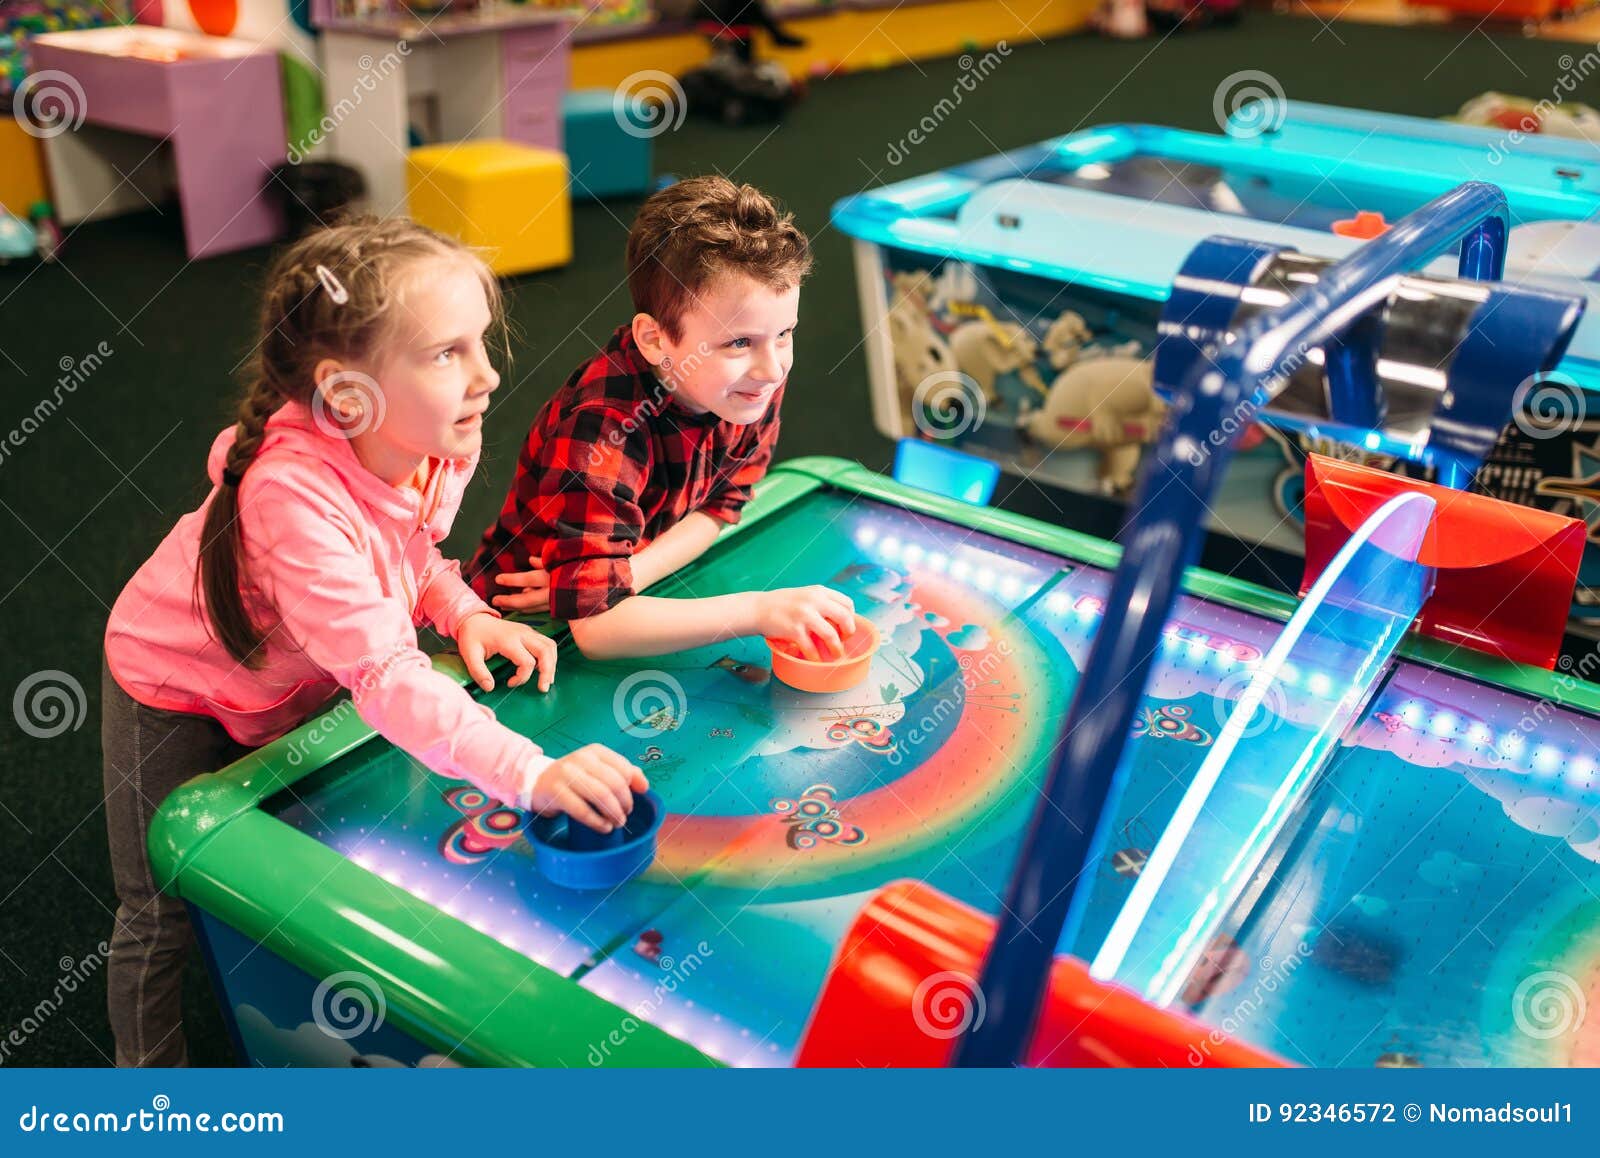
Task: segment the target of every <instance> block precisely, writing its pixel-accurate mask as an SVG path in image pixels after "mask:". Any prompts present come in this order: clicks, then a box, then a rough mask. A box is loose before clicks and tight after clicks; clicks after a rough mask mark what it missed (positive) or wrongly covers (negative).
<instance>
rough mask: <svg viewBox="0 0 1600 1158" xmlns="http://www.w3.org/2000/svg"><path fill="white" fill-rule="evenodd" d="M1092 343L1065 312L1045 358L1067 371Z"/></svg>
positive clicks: (1084, 326) (1079, 319)
mask: <svg viewBox="0 0 1600 1158" xmlns="http://www.w3.org/2000/svg"><path fill="white" fill-rule="evenodd" d="M1141 11H1142V9H1141ZM1092 341H1094V331H1093V330H1091V329H1090V328H1089V323H1088V322H1086V321H1084V320H1083V315H1082V314H1079V313H1074V312H1073V311H1072V310H1065V311H1063V312H1062V314H1061V316H1060V317H1058V318H1057V319H1056V320H1055V321H1053V322H1051V323H1050V328H1049V329H1048V330H1046V331H1045V332H1044V342H1043V346H1044V352H1045V356H1046V357H1047V358H1049V359H1050V365H1051V367H1052V368H1053V369H1056V370H1065V369H1066V368H1067V367H1068V366H1070V365H1072V364H1073V363H1074V362H1076V361H1077V360H1078V356H1079V355H1080V354H1081V353H1082V352H1083V348H1084V347H1085V346H1087V345H1088V344H1089V343H1090V342H1092Z"/></svg>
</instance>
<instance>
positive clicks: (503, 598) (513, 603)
mask: <svg viewBox="0 0 1600 1158" xmlns="http://www.w3.org/2000/svg"><path fill="white" fill-rule="evenodd" d="M494 581H495V582H496V583H498V584H499V585H500V586H502V587H515V588H518V590H517V591H516V592H515V593H514V594H512V595H496V596H495V597H494V598H493V599H491V600H490V601H489V602H490V603H492V604H493V605H494V606H495V607H497V608H499V609H500V610H501V611H548V610H550V572H548V571H546V570H545V569H544V568H543V567H542V566H540V565H539V564H538V563H537V562H532V563H529V564H528V570H526V571H508V572H506V573H505V574H504V575H496V576H495V577H494Z"/></svg>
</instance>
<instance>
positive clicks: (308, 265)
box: [101, 220, 647, 1066]
mask: <svg viewBox="0 0 1600 1158" xmlns="http://www.w3.org/2000/svg"><path fill="white" fill-rule="evenodd" d="M500 309H501V303H500V297H499V292H498V287H497V285H496V283H495V280H494V278H493V276H492V275H491V274H490V272H489V270H488V268H487V267H486V266H485V265H484V264H483V263H482V262H481V261H479V260H478V259H477V258H476V257H474V256H473V255H472V254H471V253H470V252H469V251H467V250H466V249H465V248H463V247H462V246H461V245H459V244H457V243H456V242H454V241H451V240H448V239H446V238H444V237H441V236H439V235H437V234H435V233H432V232H430V231H429V230H426V229H424V228H422V227H421V226H418V225H415V224H413V223H411V222H409V221H404V220H385V221H358V222H354V223H351V224H348V225H340V226H337V227H335V228H331V229H326V230H323V231H321V232H319V233H316V234H313V235H311V236H309V237H307V238H305V239H304V240H302V241H300V242H298V243H296V244H295V245H293V246H292V247H291V248H289V249H288V250H287V251H286V252H285V253H284V254H283V255H282V257H281V258H280V259H279V260H278V261H277V262H276V263H275V265H274V267H273V270H272V272H271V274H270V275H269V279H268V286H267V291H266V300H265V303H264V307H263V310H262V318H261V340H260V342H259V343H258V345H257V348H256V349H257V353H256V370H255V376H254V382H253V384H252V385H251V386H250V388H249V390H248V392H247V393H246V395H245V398H244V400H243V402H242V403H241V404H240V407H239V419H238V422H237V423H236V424H235V425H234V426H232V427H230V428H229V429H227V430H224V431H223V432H222V433H221V434H220V435H218V436H217V439H216V441H215V442H214V443H213V444H212V447H211V455H210V463H209V473H210V476H211V479H212V482H213V483H214V484H215V485H214V487H213V489H212V491H211V493H210V495H209V496H208V497H207V499H206V501H205V503H204V504H202V506H201V507H200V509H199V510H197V511H194V512H192V513H190V514H188V515H185V516H184V517H183V518H182V519H180V520H179V521H178V524H177V526H176V527H175V528H174V529H173V530H172V531H171V533H169V534H168V535H167V537H166V538H165V539H164V540H163V541H162V543H161V545H160V546H159V547H158V548H157V549H156V552H155V554H154V555H153V556H151V558H150V559H149V561H147V562H146V563H145V564H144V566H143V567H141V568H140V569H139V571H138V573H137V574H135V575H134V577H133V579H132V580H131V581H130V582H129V584H128V586H127V587H126V588H125V589H124V590H123V592H122V595H121V596H120V597H119V598H118V600H117V603H116V606H115V607H113V608H112V610H111V621H110V624H109V626H108V628H107V631H106V674H105V679H104V698H103V703H104V712H103V719H102V725H101V730H102V742H103V746H104V751H105V791H106V819H107V826H108V828H109V831H110V838H111V859H112V868H113V875H114V877H115V880H116V887H117V899H118V901H119V907H118V910H117V920H116V928H115V930H114V932H113V936H112V939H111V958H110V963H109V965H108V966H107V985H108V988H109V1002H110V1012H111V1026H112V1030H113V1032H114V1034H115V1036H116V1052H117V1057H116V1060H117V1064H118V1065H134V1066H144V1065H171V1064H179V1065H181V1064H184V1063H185V1061H186V1060H187V1052H186V1047H185V1044H184V1038H183V1030H182V1017H181V1009H180V988H181V982H182V978H183V966H184V960H185V958H186V957H187V954H188V943H189V940H190V934H189V924H188V918H187V915H186V913H185V911H184V908H183V906H182V904H180V903H179V902H178V901H177V900H175V899H173V898H171V897H167V896H163V895H162V893H161V891H160V887H161V883H162V882H159V881H156V880H155V879H154V878H153V875H152V871H151V866H150V861H149V856H148V853H147V851H146V847H145V841H146V834H147V829H148V825H149V822H150V818H151V816H152V814H153V813H154V812H155V810H156V808H157V807H158V806H159V805H160V804H161V802H162V800H163V799H164V798H165V797H166V795H167V794H168V793H169V792H170V791H171V790H172V789H173V788H175V787H177V786H178V785H179V784H181V783H183V782H184V781H185V780H188V779H190V778H192V777H193V776H195V775H196V774H198V773H202V772H209V771H214V770H216V769H218V768H220V767H222V766H224V765H226V764H229V763H231V762H233V761H234V760H236V759H237V758H238V757H239V756H240V755H242V754H243V753H244V752H245V751H247V750H248V749H249V748H250V747H254V746H256V745H260V744H265V743H267V742H268V741H270V740H273V739H275V738H277V737H278V736H281V735H283V734H284V733H285V732H288V731H289V730H291V729H292V728H294V727H296V726H297V725H298V724H299V723H300V722H301V721H303V720H304V719H306V718H307V717H308V716H309V715H311V714H312V713H313V712H314V711H316V710H317V709H318V708H319V707H320V706H321V705H322V704H323V703H324V702H325V701H326V700H327V699H328V698H329V696H330V695H332V694H333V693H335V692H337V691H338V689H339V688H340V687H344V688H347V689H349V691H350V693H351V697H352V702H353V704H354V706H355V710H356V711H357V712H358V713H359V714H360V716H361V718H362V719H364V720H365V721H367V722H368V723H369V724H371V725H372V727H373V728H375V729H376V730H377V731H378V732H379V733H381V734H382V735H383V736H385V737H387V738H388V739H389V740H391V741H393V742H394V743H395V744H397V745H399V746H400V747H402V748H404V749H406V750H407V751H408V752H410V753H411V754H412V755H413V756H415V757H416V758H417V759H418V760H420V761H421V762H422V763H424V764H425V765H427V766H428V767H429V768H431V769H432V770H433V771H435V772H437V773H439V774H440V775H441V776H446V777H451V778H463V779H466V780H470V781H472V782H473V783H474V784H476V785H477V786H479V787H481V788H482V789H484V790H485V791H486V792H488V793H490V794H491V795H493V796H496V797H498V798H500V799H501V800H504V801H507V802H508V803H511V804H514V805H516V806H517V807H519V808H525V809H532V810H537V811H540V812H546V813H548V812H554V811H565V812H568V813H570V814H571V815H572V816H573V817H575V818H576V819H578V820H580V821H582V822H583V823H585V824H588V825H590V826H591V827H594V828H597V829H599V830H601V831H603V832H604V831H610V829H611V828H612V827H613V826H614V825H618V824H622V823H624V822H625V821H626V819H627V814H628V812H629V810H630V809H631V808H632V806H633V793H635V792H642V791H644V790H645V788H646V787H647V784H646V782H645V778H644V776H643V775H642V774H641V773H640V771H639V769H638V768H635V767H634V766H633V765H631V764H629V763H628V762H627V761H626V760H624V759H623V758H622V757H620V756H618V755H616V754H615V753H614V752H611V751H608V750H607V749H605V748H603V747H601V746H599V745H598V744H595V745H590V746H588V747H586V748H582V749H580V750H578V751H577V752H574V753H572V754H571V755H568V756H564V757H562V758H560V759H555V760H552V759H551V758H550V757H548V756H545V755H543V754H542V753H541V752H540V750H539V748H538V747H537V746H535V745H534V744H533V742H532V741H530V740H528V739H527V738H526V737H524V736H521V735H519V734H517V733H515V732H513V731H511V730H510V729H509V728H506V727H504V726H503V725H501V724H499V723H497V722H496V721H495V719H494V716H493V713H491V712H490V711H489V709H488V708H486V707H484V706H483V705H481V704H479V703H476V702H474V701H473V700H472V698H471V697H470V696H469V695H468V694H467V692H466V691H465V689H463V688H462V687H460V686H459V685H458V684H457V683H456V682H455V681H454V680H452V679H450V678H449V677H448V676H446V675H443V674H441V673H438V672H436V671H434V670H433V668H432V665H431V664H430V663H429V661H428V658H427V656H425V655H424V654H423V653H422V652H421V651H420V650H419V649H418V647H417V635H416V625H418V624H420V623H422V622H424V621H427V622H430V623H432V624H433V626H434V627H435V628H436V629H438V630H439V631H441V632H443V633H445V634H447V635H451V636H453V637H454V638H455V640H456V643H457V644H458V646H459V648H460V651H461V656H462V658H463V660H465V662H466V666H467V669H468V671H469V672H470V673H471V675H472V677H473V679H474V680H475V681H476V682H477V684H478V685H479V686H480V687H481V688H483V689H484V690H485V691H488V690H490V689H492V688H493V687H494V680H493V678H492V677H491V676H490V674H489V671H488V668H487V666H486V662H485V661H486V660H487V659H488V657H490V656H496V655H499V656H505V657H506V658H508V659H510V660H511V661H512V662H513V663H515V665H516V674H515V675H513V676H512V677H511V679H510V680H509V681H507V682H508V684H509V686H511V687H518V686H520V685H522V684H524V683H526V682H527V681H528V679H529V677H530V676H531V675H532V674H533V672H534V671H535V669H537V670H538V675H539V690H540V691H545V690H547V689H548V688H549V687H550V681H551V678H552V676H553V675H554V672H555V662H556V647H555V644H554V643H552V642H551V641H550V640H549V639H547V638H545V637H544V636H542V635H540V634H539V633H538V632H536V631H534V630H533V629H532V628H531V627H528V626H526V625H523V624H515V623H508V622H506V621H505V620H503V619H501V618H500V617H499V614H498V613H497V612H495V611H493V610H491V609H490V608H489V607H488V606H486V605H485V604H484V603H483V601H482V600H480V599H479V598H478V597H477V596H476V595H474V594H473V593H472V591H471V590H470V589H469V588H468V587H467V585H466V584H465V583H464V582H463V581H462V579H461V575H460V568H459V566H458V565H457V564H455V563H451V562H446V561H445V559H444V558H443V557H442V556H441V555H440V553H439V548H438V543H439V541H440V540H441V539H443V538H444V537H445V535H446V534H447V533H448V532H449V530H450V524H451V521H452V520H453V519H454V518H455V514H456V509H457V508H458V507H459V505H460V503H461V497H462V493H463V491H464V489H465V487H466V484H467V480H468V479H469V478H470V477H471V476H472V471H473V468H474V466H475V465H476V464H477V461H478V454H479V451H480V449H481V442H482V433H481V432H482V426H483V412H484V410H485V409H487V407H488V404H489V395H490V394H491V393H492V392H493V391H494V389H495V388H496V387H497V386H498V385H499V383H500V376H499V375H498V374H497V373H496V372H495V370H494V368H493V367H492V366H491V365H490V363H489V355H488V350H487V348H486V346H485V336H486V335H487V334H488V333H489V332H490V331H491V330H494V331H495V332H496V334H497V335H500V338H501V340H500V342H499V343H498V344H500V345H501V346H502V348H503V347H504V337H503V334H504V324H503V321H502V319H501V315H500Z"/></svg>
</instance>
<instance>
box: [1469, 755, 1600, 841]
mask: <svg viewBox="0 0 1600 1158" xmlns="http://www.w3.org/2000/svg"><path fill="white" fill-rule="evenodd" d="M1467 779H1468V780H1469V781H1471V782H1472V784H1473V785H1475V786H1476V787H1478V788H1480V789H1482V790H1483V791H1484V792H1486V793H1488V794H1489V795H1490V796H1493V797H1494V798H1495V799H1496V800H1498V801H1499V802H1500V806H1501V807H1502V808H1504V809H1505V813H1506V815H1507V816H1508V817H1510V818H1511V820H1512V821H1514V822H1515V823H1516V824H1517V825H1518V826H1519V827H1521V828H1525V829H1527V830H1528V831H1529V832H1534V833H1538V834H1539V835H1540V836H1553V837H1559V838H1561V839H1562V840H1565V841H1566V842H1567V843H1568V844H1569V845H1571V846H1572V851H1573V852H1575V853H1577V854H1578V855H1579V856H1581V857H1584V858H1585V859H1587V860H1592V861H1596V862H1600V802H1597V801H1595V800H1594V798H1593V796H1592V795H1586V797H1585V799H1584V801H1583V802H1582V803H1579V802H1576V801H1572V800H1565V799H1562V798H1561V797H1558V796H1551V795H1550V794H1549V790H1548V789H1549V782H1548V781H1544V782H1541V783H1540V784H1539V785H1538V787H1534V786H1533V785H1530V784H1529V783H1528V777H1527V776H1526V775H1525V774H1501V775H1498V776H1497V775H1490V774H1484V773H1479V772H1469V773H1468V774H1467Z"/></svg>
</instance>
